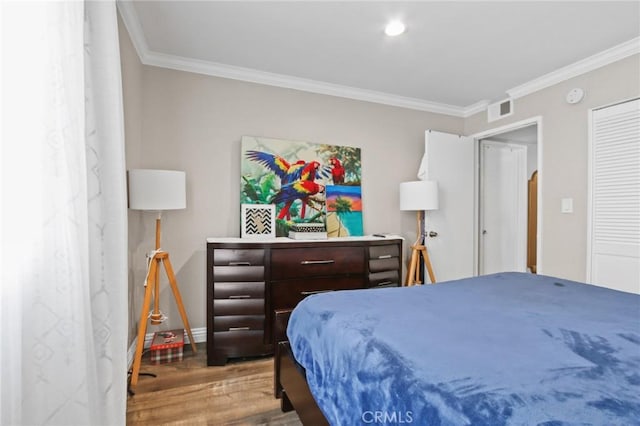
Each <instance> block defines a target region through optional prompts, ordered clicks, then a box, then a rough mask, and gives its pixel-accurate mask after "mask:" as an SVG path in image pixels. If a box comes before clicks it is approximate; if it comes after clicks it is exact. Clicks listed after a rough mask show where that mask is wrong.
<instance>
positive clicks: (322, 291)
mask: <svg viewBox="0 0 640 426" xmlns="http://www.w3.org/2000/svg"><path fill="white" fill-rule="evenodd" d="M328 291H333V290H312V291H301V292H300V294H301V295H303V296H310V295H312V294H318V293H326V292H328Z"/></svg>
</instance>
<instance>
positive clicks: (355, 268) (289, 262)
mask: <svg viewBox="0 0 640 426" xmlns="http://www.w3.org/2000/svg"><path fill="white" fill-rule="evenodd" d="M364 269H365V264H364V248H363V247H308V248H298V249H277V250H272V251H271V278H272V279H286V278H304V277H310V276H316V277H317V276H329V275H348V274H362V273H363V272H364Z"/></svg>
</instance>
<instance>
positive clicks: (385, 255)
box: [378, 254, 391, 259]
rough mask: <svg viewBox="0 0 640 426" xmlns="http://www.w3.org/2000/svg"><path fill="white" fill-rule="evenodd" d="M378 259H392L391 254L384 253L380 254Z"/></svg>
mask: <svg viewBox="0 0 640 426" xmlns="http://www.w3.org/2000/svg"><path fill="white" fill-rule="evenodd" d="M378 259H391V255H390V254H383V255H382V256H378Z"/></svg>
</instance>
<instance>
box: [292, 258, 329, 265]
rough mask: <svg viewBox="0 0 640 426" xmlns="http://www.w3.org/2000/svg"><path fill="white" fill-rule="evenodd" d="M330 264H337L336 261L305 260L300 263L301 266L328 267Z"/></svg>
mask: <svg viewBox="0 0 640 426" xmlns="http://www.w3.org/2000/svg"><path fill="white" fill-rule="evenodd" d="M330 263H335V260H333V259H329V260H303V261H302V262H300V264H301V265H328V264H330Z"/></svg>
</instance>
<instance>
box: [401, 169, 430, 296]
mask: <svg viewBox="0 0 640 426" xmlns="http://www.w3.org/2000/svg"><path fill="white" fill-rule="evenodd" d="M437 209H438V183H437V182H436V181H432V180H419V181H414V182H403V183H401V184H400V210H408V211H416V212H417V214H416V216H417V221H418V238H417V239H416V242H415V243H413V245H412V246H411V260H410V262H409V271H408V273H407V280H406V285H407V286H411V285H414V284H422V282H421V281H420V268H419V263H420V258H421V257H422V258H423V259H424V263H425V265H426V267H427V272H428V273H429V278H430V280H431V283H435V282H436V278H435V275H434V273H433V267H432V266H431V260H430V259H429V253H428V251H427V247H426V246H425V231H424V230H425V227H424V222H425V219H424V217H425V216H424V212H425V211H426V210H437Z"/></svg>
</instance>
